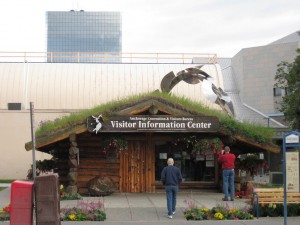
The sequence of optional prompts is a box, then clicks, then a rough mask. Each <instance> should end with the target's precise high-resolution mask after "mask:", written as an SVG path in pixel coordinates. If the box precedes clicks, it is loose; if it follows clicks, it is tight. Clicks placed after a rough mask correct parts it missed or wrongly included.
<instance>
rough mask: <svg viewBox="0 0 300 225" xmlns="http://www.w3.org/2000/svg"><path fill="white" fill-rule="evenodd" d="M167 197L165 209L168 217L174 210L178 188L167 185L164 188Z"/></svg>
mask: <svg viewBox="0 0 300 225" xmlns="http://www.w3.org/2000/svg"><path fill="white" fill-rule="evenodd" d="M165 189H166V195H167V208H168V215H169V216H170V215H172V213H173V212H175V210H176V195H177V192H178V186H173V185H169V186H166V187H165Z"/></svg>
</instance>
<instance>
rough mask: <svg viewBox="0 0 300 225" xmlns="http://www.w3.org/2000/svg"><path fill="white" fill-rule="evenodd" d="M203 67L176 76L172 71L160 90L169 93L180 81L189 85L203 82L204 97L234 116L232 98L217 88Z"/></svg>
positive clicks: (184, 71) (183, 71)
mask: <svg viewBox="0 0 300 225" xmlns="http://www.w3.org/2000/svg"><path fill="white" fill-rule="evenodd" d="M201 67H202V65H201V66H196V67H192V68H187V69H185V70H182V71H180V72H178V73H177V76H175V74H174V72H173V71H171V72H170V73H168V74H167V75H165V76H164V77H163V79H162V80H161V83H160V88H161V90H162V91H163V92H167V93H169V92H170V91H171V90H172V89H173V88H174V87H175V86H176V84H178V83H179V82H180V81H182V80H183V81H184V82H186V83H188V84H198V83H200V81H201V82H202V92H203V95H204V96H205V97H206V98H207V99H208V100H210V101H211V102H214V103H216V104H218V105H220V107H221V108H222V109H223V110H224V111H226V112H227V113H228V114H229V115H231V116H234V108H233V104H232V101H231V98H230V97H229V96H228V94H227V93H226V92H224V91H223V90H222V88H220V87H219V88H217V87H216V85H215V84H214V83H213V78H212V77H211V76H210V75H208V74H207V73H206V72H204V71H203V70H201Z"/></svg>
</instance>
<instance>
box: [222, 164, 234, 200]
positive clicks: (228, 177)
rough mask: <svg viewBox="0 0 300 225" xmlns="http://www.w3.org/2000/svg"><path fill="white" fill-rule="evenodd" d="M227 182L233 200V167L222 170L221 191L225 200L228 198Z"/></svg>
mask: <svg viewBox="0 0 300 225" xmlns="http://www.w3.org/2000/svg"><path fill="white" fill-rule="evenodd" d="M228 182H229V185H230V186H229V188H230V198H231V200H234V169H225V170H223V191H224V195H225V196H224V198H225V200H228Z"/></svg>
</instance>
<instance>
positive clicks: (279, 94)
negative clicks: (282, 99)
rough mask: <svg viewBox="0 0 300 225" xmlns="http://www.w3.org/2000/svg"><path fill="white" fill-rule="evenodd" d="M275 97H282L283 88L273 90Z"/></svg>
mask: <svg viewBox="0 0 300 225" xmlns="http://www.w3.org/2000/svg"><path fill="white" fill-rule="evenodd" d="M273 96H274V97H278V96H281V88H279V87H275V88H273Z"/></svg>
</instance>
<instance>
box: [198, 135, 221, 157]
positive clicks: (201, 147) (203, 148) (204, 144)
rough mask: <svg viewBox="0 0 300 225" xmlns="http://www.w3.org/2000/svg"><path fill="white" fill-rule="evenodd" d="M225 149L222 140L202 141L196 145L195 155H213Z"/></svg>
mask: <svg viewBox="0 0 300 225" xmlns="http://www.w3.org/2000/svg"><path fill="white" fill-rule="evenodd" d="M222 148H223V143H222V141H221V140H220V138H211V139H201V140H199V141H197V142H196V143H195V144H194V148H193V153H196V154H201V155H213V154H217V153H219V152H220V151H221V150H222Z"/></svg>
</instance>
